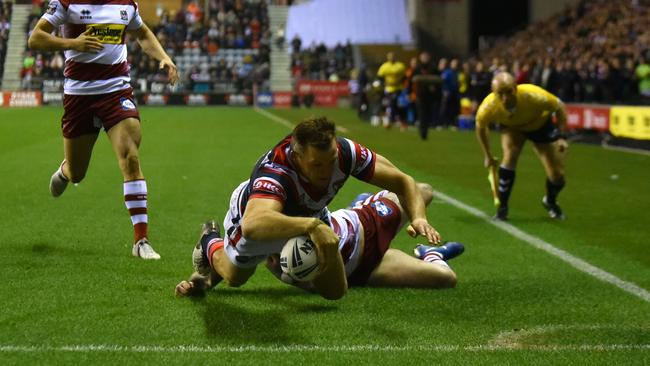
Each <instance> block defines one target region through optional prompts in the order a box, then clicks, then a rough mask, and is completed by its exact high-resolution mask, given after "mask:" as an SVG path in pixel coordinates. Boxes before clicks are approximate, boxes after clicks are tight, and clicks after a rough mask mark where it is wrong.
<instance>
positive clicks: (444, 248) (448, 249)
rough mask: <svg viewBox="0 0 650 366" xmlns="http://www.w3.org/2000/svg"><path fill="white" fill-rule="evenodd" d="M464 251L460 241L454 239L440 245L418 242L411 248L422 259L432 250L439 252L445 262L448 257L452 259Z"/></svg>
mask: <svg viewBox="0 0 650 366" xmlns="http://www.w3.org/2000/svg"><path fill="white" fill-rule="evenodd" d="M464 251H465V246H464V245H463V244H462V243H459V242H455V241H448V242H446V243H445V244H444V245H441V246H439V247H434V246H429V245H424V244H418V245H416V246H415V249H413V254H415V256H416V257H417V258H418V259H424V257H426V256H427V254H430V253H431V252H434V253H437V254H439V255H440V257H441V258H442V260H444V261H445V262H446V261H448V260H450V259H454V258H456V257H458V256H459V255H461V254H463V252H464Z"/></svg>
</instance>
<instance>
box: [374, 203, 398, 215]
mask: <svg viewBox="0 0 650 366" xmlns="http://www.w3.org/2000/svg"><path fill="white" fill-rule="evenodd" d="M371 205H372V207H374V208H375V211H377V213H378V214H379V216H388V215H390V214H392V213H393V210H391V208H390V207H388V206H386V205H385V204H384V203H383V202H381V201H375V202H373V203H372V204H371Z"/></svg>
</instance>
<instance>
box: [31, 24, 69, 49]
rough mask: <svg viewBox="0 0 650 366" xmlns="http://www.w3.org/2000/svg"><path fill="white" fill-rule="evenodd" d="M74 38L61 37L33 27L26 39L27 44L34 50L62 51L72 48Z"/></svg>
mask: <svg viewBox="0 0 650 366" xmlns="http://www.w3.org/2000/svg"><path fill="white" fill-rule="evenodd" d="M73 41H74V39H68V38H61V37H57V36H55V35H52V34H49V33H46V32H43V31H42V30H40V29H34V31H33V32H32V34H31V35H30V36H29V39H28V40H27V46H28V47H29V48H30V49H32V50H34V51H63V50H69V49H72V45H73V43H72V42H73Z"/></svg>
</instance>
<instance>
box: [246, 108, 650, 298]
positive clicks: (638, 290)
mask: <svg viewBox="0 0 650 366" xmlns="http://www.w3.org/2000/svg"><path fill="white" fill-rule="evenodd" d="M255 110H256V111H257V112H258V113H260V114H262V115H264V116H266V117H268V118H269V119H271V120H273V121H276V122H278V123H280V124H282V125H285V126H291V127H292V128H293V125H292V124H291V123H290V122H289V121H287V120H286V119H284V118H281V117H278V116H276V115H274V114H273V113H271V112H268V111H265V110H263V109H259V108H256V109H255ZM434 193H435V196H437V197H439V198H440V199H441V200H443V201H445V202H447V203H449V204H450V205H452V206H454V207H456V208H459V209H461V210H463V211H465V212H467V213H469V214H471V215H474V216H476V217H478V218H481V219H483V221H486V222H487V223H489V224H491V225H494V226H496V227H497V228H499V229H501V230H503V231H505V232H507V233H508V234H510V235H512V236H514V237H515V238H517V239H520V240H522V241H524V242H526V243H528V244H529V245H531V246H533V247H535V248H537V249H540V250H543V251H545V252H546V253H548V254H550V255H552V256H554V257H556V258H558V259H560V260H562V261H563V262H566V263H568V264H569V265H570V266H572V267H573V268H575V269H577V270H579V271H581V272H584V273H586V274H588V275H590V276H593V277H595V278H597V279H599V280H601V281H604V282H607V283H609V284H612V285H614V286H616V287H618V288H620V289H621V290H623V291H625V292H627V293H630V294H632V295H634V296H637V297H639V298H641V299H642V300H644V301H646V302H650V292H648V290H646V289H644V288H642V287H639V286H637V285H636V284H634V283H632V282H628V281H624V280H622V279H620V278H618V277H616V276H614V275H613V274H611V273H609V272H607V271H604V270H602V269H600V268H598V267H596V266H594V265H591V264H589V263H587V262H586V261H584V260H582V259H580V258H578V257H576V256H574V255H572V254H570V253H569V252H567V251H564V250H562V249H560V248H557V247H555V246H554V245H552V244H550V243H548V242H546V241H544V240H542V239H540V238H539V237H536V236H534V235H531V234H528V233H526V232H525V231H523V230H521V229H518V228H517V227H515V226H513V225H511V224H509V223H507V222H503V221H494V220H492V219H491V217H490V216H488V215H487V214H486V213H484V212H483V211H481V210H479V209H477V208H475V207H473V206H470V205H468V204H466V203H463V202H461V201H459V200H457V199H455V198H452V197H450V196H447V195H446V194H444V193H442V192H439V191H434Z"/></svg>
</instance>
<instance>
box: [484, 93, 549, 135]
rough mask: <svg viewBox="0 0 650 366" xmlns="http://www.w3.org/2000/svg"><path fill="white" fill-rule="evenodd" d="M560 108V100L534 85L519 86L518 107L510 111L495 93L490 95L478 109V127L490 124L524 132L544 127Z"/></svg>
mask: <svg viewBox="0 0 650 366" xmlns="http://www.w3.org/2000/svg"><path fill="white" fill-rule="evenodd" d="M559 108H560V99H559V98H558V97H556V96H555V95H553V94H551V93H549V92H547V91H546V90H544V89H542V88H540V87H539V86H536V85H533V84H521V85H517V105H516V107H515V108H514V110H513V111H508V110H506V109H505V107H504V106H503V103H502V102H501V101H500V100H499V98H497V96H496V95H494V93H490V94H489V95H488V96H487V97H485V99H483V102H482V103H481V105H480V106H479V107H478V111H477V112H476V125H477V126H478V127H487V126H489V125H490V123H499V124H501V125H503V126H506V127H509V128H512V129H515V130H519V131H523V132H530V131H535V130H537V129H539V128H540V127H542V126H543V125H544V123H545V122H546V121H547V120H548V118H549V116H550V115H551V114H552V113H554V112H555V111H557V110H558V109H559Z"/></svg>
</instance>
